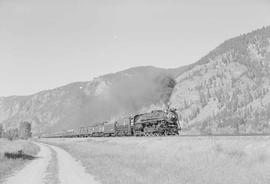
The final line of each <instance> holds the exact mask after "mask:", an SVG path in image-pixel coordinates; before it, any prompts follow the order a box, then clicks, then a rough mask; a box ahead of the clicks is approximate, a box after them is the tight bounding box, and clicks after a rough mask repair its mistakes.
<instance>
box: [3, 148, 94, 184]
mask: <svg viewBox="0 0 270 184" xmlns="http://www.w3.org/2000/svg"><path fill="white" fill-rule="evenodd" d="M35 144H37V145H38V146H39V147H40V152H39V153H38V155H37V158H36V159H34V160H33V161H31V162H30V163H29V164H28V165H26V166H25V167H24V168H23V169H22V170H20V171H17V172H16V173H14V175H13V176H11V177H9V178H7V179H6V181H5V182H4V184H47V183H56V182H55V181H57V183H60V184H74V183H76V184H97V183H98V182H97V181H95V180H94V177H93V176H92V175H90V174H88V173H86V172H85V169H84V167H83V166H82V165H81V163H79V162H78V161H76V160H74V158H73V157H72V156H71V155H70V154H69V153H67V152H66V151H64V150H63V149H61V148H58V147H56V146H51V145H47V144H43V143H35ZM52 151H54V152H55V153H56V161H57V162H55V160H53V161H52ZM50 164H55V166H52V165H50ZM56 165H57V166H56ZM49 166H50V168H51V167H53V168H57V171H52V170H51V169H49ZM50 172H54V173H50ZM55 173H57V174H55ZM48 175H50V176H54V177H57V178H51V177H47V176H48ZM50 180H51V181H50Z"/></svg>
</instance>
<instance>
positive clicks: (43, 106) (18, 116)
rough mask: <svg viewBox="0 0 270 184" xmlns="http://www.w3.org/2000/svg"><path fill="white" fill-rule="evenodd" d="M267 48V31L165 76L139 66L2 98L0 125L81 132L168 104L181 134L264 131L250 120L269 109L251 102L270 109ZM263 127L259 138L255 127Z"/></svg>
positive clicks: (228, 44)
mask: <svg viewBox="0 0 270 184" xmlns="http://www.w3.org/2000/svg"><path fill="white" fill-rule="evenodd" d="M269 43H270V26H267V27H263V28H262V29H258V30H255V31H252V32H250V33H247V34H243V35H240V36H238V37H234V38H232V39H229V40H226V41H225V42H223V43H222V44H220V45H219V46H218V47H216V48H215V49H213V50H212V51H210V52H209V53H208V54H207V55H206V56H204V57H202V58H201V59H200V60H198V61H197V62H195V63H193V64H191V65H187V66H182V67H178V68H169V69H163V68H158V67H153V66H138V67H133V68H129V69H126V70H122V71H119V72H115V73H109V74H106V75H102V76H99V77H95V78H93V79H92V80H91V81H81V82H73V83H70V84H67V85H64V86H61V87H57V88H54V89H50V90H44V91H40V92H38V93H35V94H32V95H26V96H9V97H1V98H0V123H2V124H4V126H5V128H12V127H16V126H17V125H18V123H19V122H20V121H24V120H28V121H30V122H32V123H33V130H34V132H46V131H54V130H61V129H68V128H76V127H79V126H86V125H90V124H93V123H96V122H102V121H105V120H109V119H114V118H117V117H120V116H123V115H128V114H134V113H138V112H143V111H147V110H150V109H155V108H162V106H163V105H164V104H167V103H169V104H171V106H172V107H174V108H176V109H177V110H178V113H179V115H180V119H181V122H182V125H183V127H184V130H186V131H197V132H204V133H232V132H238V133H239V132H240V133H241V132H242V133H250V132H251V133H252V132H263V131H269V130H270V127H268V125H267V126H266V125H265V124H267V123H265V122H266V121H268V120H270V117H269V118H268V117H264V118H261V119H258V118H257V119H256V120H255V116H256V117H257V115H255V114H256V113H259V114H260V113H265V114H267V113H266V112H268V110H267V109H268V107H265V108H259V107H257V106H256V103H257V102H255V101H256V100H258V99H259V98H265V99H264V101H265V102H267V103H265V106H268V105H269V104H270V100H269V103H268V96H267V95H268V94H269V89H270V88H269V84H270V82H269V81H270V77H269V76H270V74H269V73H270V64H269V63H270V59H269V58H270V46H269V45H270V44H269ZM240 86H242V87H240ZM261 93H262V94H261ZM260 95H261V96H260ZM258 96H260V97H258ZM269 97H270V94H269ZM249 98H250V99H249ZM251 99H252V100H251ZM255 99H256V100H255ZM269 99H270V98H269ZM250 107H252V108H254V109H255V110H256V111H258V112H256V113H255V110H254V109H252V113H251V114H252V115H251V117H249V118H246V119H245V118H244V117H245V114H246V113H247V111H250ZM241 109H242V110H241ZM243 109H244V110H243ZM247 109H249V110H247ZM258 109H259V110H258ZM269 113H270V105H269ZM264 116H266V115H264ZM228 118H231V119H229V120H228ZM236 121H237V123H235V122H236ZM240 121H241V123H239V122H240ZM251 121H252V122H251ZM255 121H257V122H259V123H257V124H258V125H254V124H256V123H255ZM224 122H227V123H224ZM230 122H234V123H230ZM243 122H244V123H243ZM261 124H264V127H265V128H263V131H261V130H259V128H258V127H259V126H261ZM269 126H270V125H269Z"/></svg>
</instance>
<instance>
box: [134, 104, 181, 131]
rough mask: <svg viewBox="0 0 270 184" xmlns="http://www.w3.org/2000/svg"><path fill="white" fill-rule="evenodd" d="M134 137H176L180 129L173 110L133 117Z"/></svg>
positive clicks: (155, 111)
mask: <svg viewBox="0 0 270 184" xmlns="http://www.w3.org/2000/svg"><path fill="white" fill-rule="evenodd" d="M133 121H134V126H133V133H134V135H135V136H161V135H165V136H166V135H178V131H179V130H180V129H181V128H180V124H179V120H178V115H177V113H176V110H175V109H167V110H165V111H163V110H154V111H152V112H150V113H145V114H138V115H135V116H134V120H133Z"/></svg>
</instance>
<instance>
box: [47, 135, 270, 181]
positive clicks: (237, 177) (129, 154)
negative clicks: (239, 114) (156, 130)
mask: <svg viewBox="0 0 270 184" xmlns="http://www.w3.org/2000/svg"><path fill="white" fill-rule="evenodd" d="M45 141H47V142H48V141H49V142H50V143H51V144H57V145H58V146H60V147H62V148H64V149H65V150H67V151H68V152H70V153H71V154H72V155H73V156H74V157H75V158H77V159H78V160H80V161H81V163H82V164H83V165H84V166H85V167H86V168H87V171H88V172H89V173H91V174H93V175H94V176H96V178H97V180H100V181H101V183H104V184H115V183H119V184H135V183H136V184H137V183H138V184H140V183H141V184H143V183H146V184H151V183H156V184H164V183H166V184H170V183H183V184H185V183H186V184H201V183H208V184H216V183H219V184H227V183H235V184H246V183H260V184H264V183H265V184H267V183H269V181H270V174H269V172H268V170H269V169H270V153H269V149H270V139H269V137H191V138H190V137H169V138H164V137H162V138H157V137H153V138H150V137H147V138H136V137H130V138H126V137H125V138H124V137H123V138H91V139H48V140H45Z"/></svg>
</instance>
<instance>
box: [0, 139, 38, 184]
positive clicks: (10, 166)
mask: <svg viewBox="0 0 270 184" xmlns="http://www.w3.org/2000/svg"><path fill="white" fill-rule="evenodd" d="M18 150H23V152H24V153H25V154H28V155H32V156H35V155H36V154H37V153H38V151H39V147H38V146H36V145H35V144H33V143H31V142H29V141H25V140H14V141H8V140H6V139H0V183H1V182H3V180H4V179H5V178H6V177H7V176H9V175H10V174H12V173H13V172H14V171H16V170H17V169H20V168H21V167H23V166H24V165H25V163H27V162H29V160H23V159H7V158H5V157H4V153H5V152H17V151H18Z"/></svg>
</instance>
